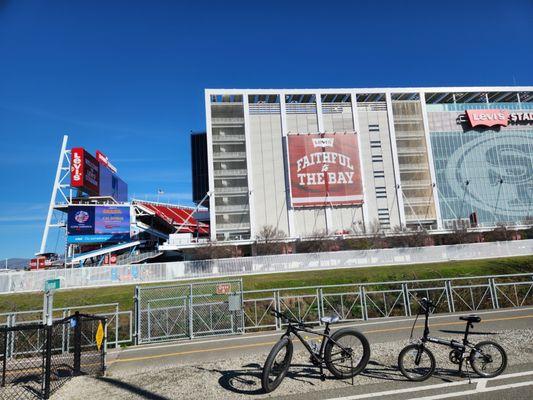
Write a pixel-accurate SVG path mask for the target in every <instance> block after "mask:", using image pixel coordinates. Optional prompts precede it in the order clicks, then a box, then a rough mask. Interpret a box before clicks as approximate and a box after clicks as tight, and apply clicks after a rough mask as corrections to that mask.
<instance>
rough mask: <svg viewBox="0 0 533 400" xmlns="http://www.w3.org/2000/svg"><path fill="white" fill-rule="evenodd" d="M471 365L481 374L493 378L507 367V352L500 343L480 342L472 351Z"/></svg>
mask: <svg viewBox="0 0 533 400" xmlns="http://www.w3.org/2000/svg"><path fill="white" fill-rule="evenodd" d="M470 365H471V366H472V369H473V370H474V371H475V373H476V374H478V375H479V376H481V377H483V378H493V377H495V376H498V375H500V374H501V373H502V372H503V371H504V370H505V368H506V367H507V354H506V353H505V350H504V349H503V347H502V346H500V345H499V344H498V343H495V342H491V341H485V342H479V343H478V344H476V345H475V346H474V348H473V349H472V351H471V352H470Z"/></svg>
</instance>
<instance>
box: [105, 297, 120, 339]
mask: <svg viewBox="0 0 533 400" xmlns="http://www.w3.org/2000/svg"><path fill="white" fill-rule="evenodd" d="M119 315H120V313H119V305H118V304H117V305H116V306H115V349H118V328H119V325H118V324H119V320H118V319H119ZM105 329H106V338H105V340H106V344H107V319H106V324H105Z"/></svg>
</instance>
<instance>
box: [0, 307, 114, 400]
mask: <svg viewBox="0 0 533 400" xmlns="http://www.w3.org/2000/svg"><path fill="white" fill-rule="evenodd" d="M106 326H107V325H106V319H105V318H102V317H96V316H92V315H85V314H79V313H76V314H74V315H73V316H70V317H67V318H64V319H62V320H58V321H54V322H53V323H52V325H44V324H42V323H33V324H22V325H17V326H11V327H2V328H0V354H1V356H2V359H1V366H2V375H1V380H0V399H2V400H8V399H9V400H13V399H17V400H18V399H48V398H49V397H50V395H51V394H52V393H53V392H55V391H56V390H57V389H58V388H59V387H61V385H63V384H64V383H65V382H66V381H67V380H68V379H69V378H70V377H72V376H76V375H103V374H104V373H105V365H106V348H107V346H106ZM65 330H72V331H73V334H72V336H71V337H72V340H71V341H70V342H69V343H67V348H66V349H64V348H63V346H64V344H65V343H64V341H63V339H62V337H63V336H64V332H65ZM65 350H66V351H65Z"/></svg>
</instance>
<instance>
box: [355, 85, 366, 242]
mask: <svg viewBox="0 0 533 400" xmlns="http://www.w3.org/2000/svg"><path fill="white" fill-rule="evenodd" d="M350 97H351V101H352V119H353V127H354V130H355V132H356V135H357V148H358V149H359V168H360V171H361V183H362V185H363V205H362V211H363V231H364V232H365V233H366V232H367V229H370V219H369V218H370V217H369V215H368V203H367V194H368V193H367V191H366V183H365V178H366V175H365V170H364V163H363V155H362V154H361V149H362V148H363V147H362V145H361V142H362V141H361V128H360V126H359V115H358V114H357V93H356V92H351V93H350Z"/></svg>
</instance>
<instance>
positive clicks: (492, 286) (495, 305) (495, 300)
mask: <svg viewBox="0 0 533 400" xmlns="http://www.w3.org/2000/svg"><path fill="white" fill-rule="evenodd" d="M489 287H490V292H491V296H490V297H491V298H492V308H494V309H498V308H500V303H499V301H498V290H497V288H496V282H495V281H494V278H489Z"/></svg>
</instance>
